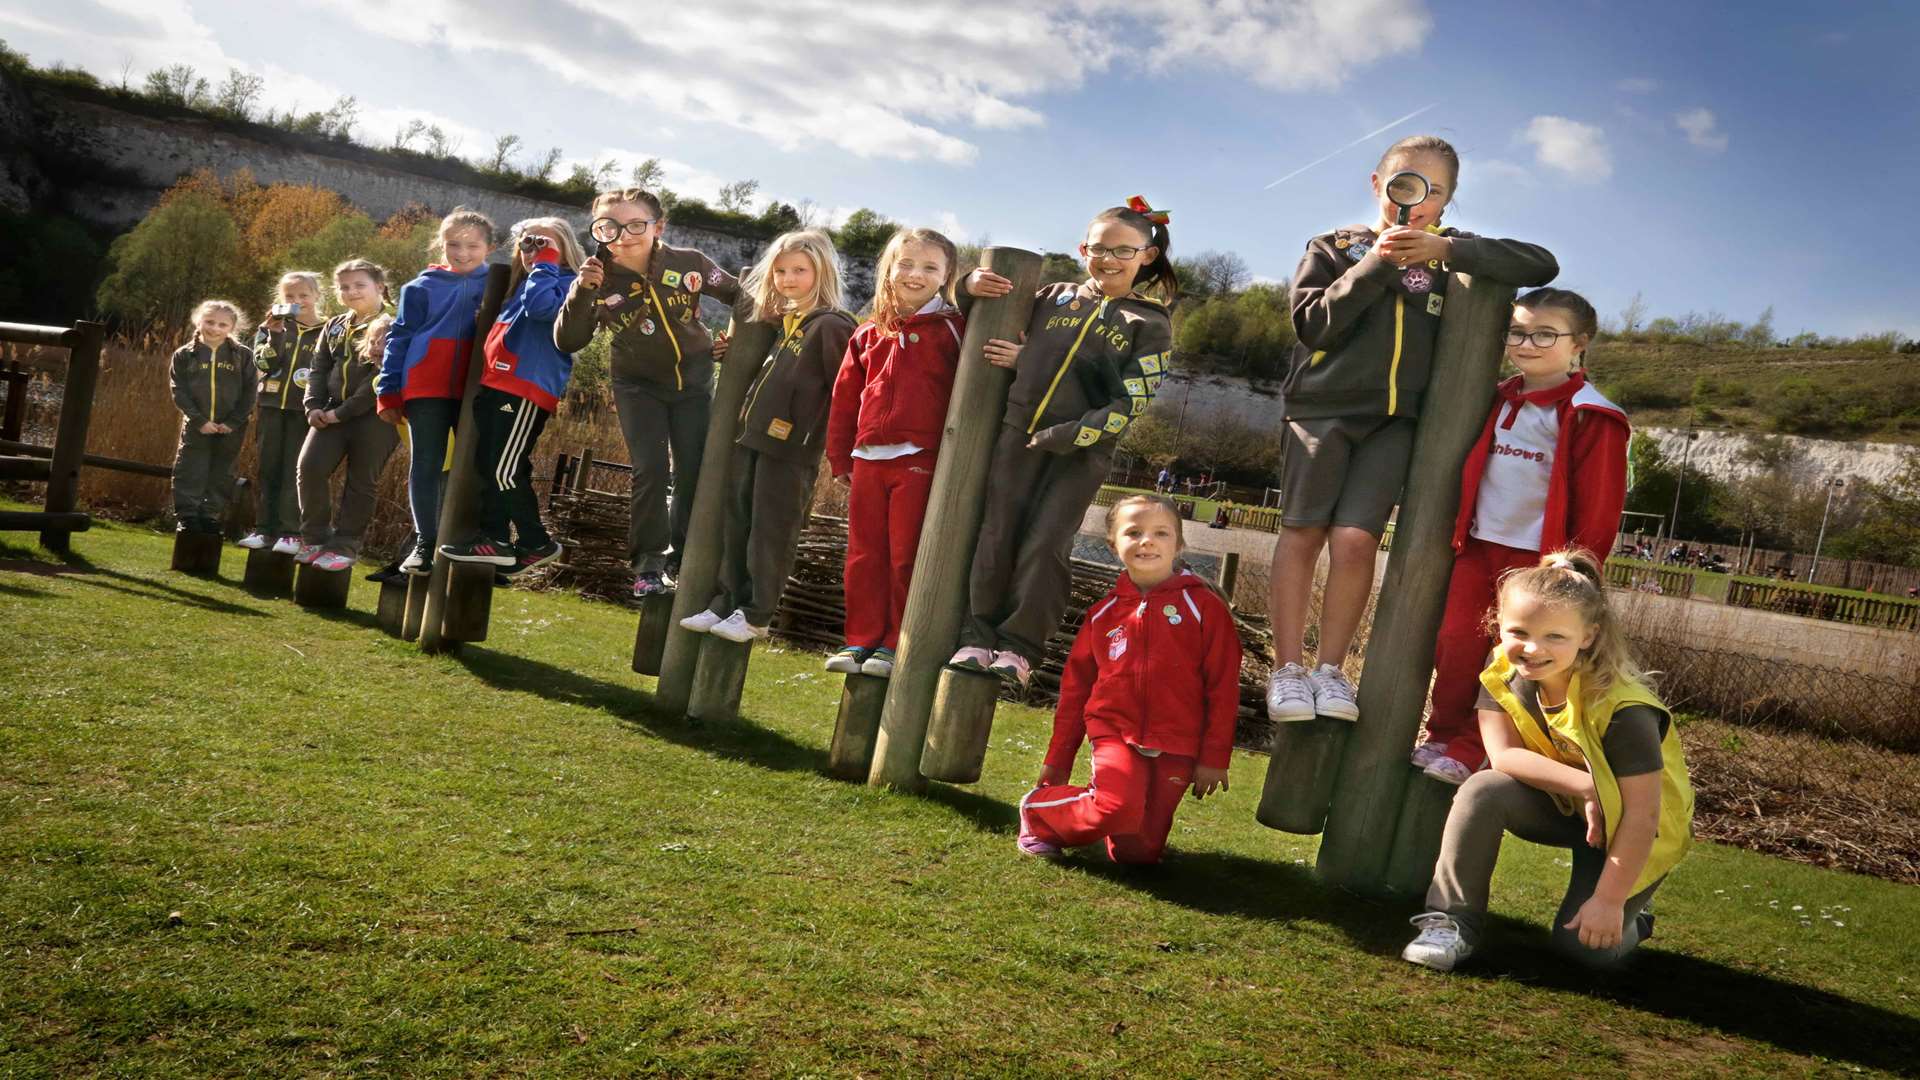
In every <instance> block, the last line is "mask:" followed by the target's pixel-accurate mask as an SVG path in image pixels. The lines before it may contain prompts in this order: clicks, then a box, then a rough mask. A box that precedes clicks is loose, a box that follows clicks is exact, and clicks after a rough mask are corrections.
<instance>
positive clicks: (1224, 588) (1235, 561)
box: [1220, 551, 1240, 607]
mask: <svg viewBox="0 0 1920 1080" xmlns="http://www.w3.org/2000/svg"><path fill="white" fill-rule="evenodd" d="M1239 583H1240V553H1239V552H1237V551H1229V552H1227V554H1226V556H1225V557H1224V558H1222V559H1221V560H1220V595H1221V596H1224V597H1226V598H1227V606H1228V607H1233V606H1234V605H1233V589H1234V586H1236V585H1238V584H1239Z"/></svg>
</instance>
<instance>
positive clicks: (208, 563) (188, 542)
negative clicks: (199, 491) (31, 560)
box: [41, 531, 227, 577]
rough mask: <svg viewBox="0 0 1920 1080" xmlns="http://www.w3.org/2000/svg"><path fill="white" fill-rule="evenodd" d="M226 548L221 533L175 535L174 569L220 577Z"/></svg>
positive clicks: (178, 533) (184, 533)
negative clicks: (221, 559) (222, 556)
mask: <svg viewBox="0 0 1920 1080" xmlns="http://www.w3.org/2000/svg"><path fill="white" fill-rule="evenodd" d="M45 542H46V541H44V540H43V541H41V543H43V544H44V543H45ZM226 548H227V538H226V537H224V536H221V535H220V534H219V533H203V532H191V531H189V532H177V533H174V534H173V563H172V567H173V569H175V570H178V571H180V572H181V573H183V574H199V575H203V576H205V577H219V576H220V556H221V555H223V554H225V553H226Z"/></svg>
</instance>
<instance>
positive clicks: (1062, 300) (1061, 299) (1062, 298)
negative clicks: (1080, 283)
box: [1053, 292, 1078, 307]
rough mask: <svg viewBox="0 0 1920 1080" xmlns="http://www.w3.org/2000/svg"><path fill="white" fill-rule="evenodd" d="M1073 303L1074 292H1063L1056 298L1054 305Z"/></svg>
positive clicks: (1061, 305)
mask: <svg viewBox="0 0 1920 1080" xmlns="http://www.w3.org/2000/svg"><path fill="white" fill-rule="evenodd" d="M1071 303H1073V294H1072V293H1064V292H1063V293H1061V294H1060V295H1059V296H1057V297H1055V298H1054V301H1053V306H1054V307H1066V306H1067V305H1068V304H1071ZM1075 306H1078V305H1075Z"/></svg>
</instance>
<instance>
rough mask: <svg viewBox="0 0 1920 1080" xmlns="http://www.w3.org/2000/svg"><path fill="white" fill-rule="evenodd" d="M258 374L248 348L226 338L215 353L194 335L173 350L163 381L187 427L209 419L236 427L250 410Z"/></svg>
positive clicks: (195, 427) (251, 410)
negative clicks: (166, 384)
mask: <svg viewBox="0 0 1920 1080" xmlns="http://www.w3.org/2000/svg"><path fill="white" fill-rule="evenodd" d="M258 374H259V373H258V372H257V371H256V370H255V369H254V366H253V350H252V349H249V348H247V347H246V346H245V345H242V344H240V343H239V342H237V341H234V340H233V339H232V338H228V339H227V340H225V341H223V342H221V343H220V348H219V350H218V352H216V351H214V350H212V349H209V348H207V347H206V346H205V345H202V344H200V340H199V339H198V338H195V339H194V340H192V341H189V342H187V343H186V344H185V345H182V346H180V348H179V349H177V350H175V352H174V354H173V360H172V362H171V363H170V364H169V365H168V368H167V381H168V383H169V384H170V385H171V386H172V389H173V403H174V404H175V405H176V406H178V407H179V409H180V411H181V412H182V413H183V414H185V416H186V418H187V427H188V429H189V430H193V431H198V430H199V429H200V425H201V424H204V423H206V422H207V421H209V420H211V421H213V422H214V423H216V424H225V425H227V426H228V427H230V428H234V429H236V430H237V429H239V428H240V427H241V426H242V425H244V424H245V423H246V422H247V419H248V414H249V413H251V412H253V401H254V397H255V396H256V395H257V393H258V392H259V386H258V382H257V376H258Z"/></svg>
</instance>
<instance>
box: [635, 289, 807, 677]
mask: <svg viewBox="0 0 1920 1080" xmlns="http://www.w3.org/2000/svg"><path fill="white" fill-rule="evenodd" d="M754 314H755V312H754V310H753V298H752V297H749V296H746V295H744V293H743V294H742V295H741V297H740V300H739V302H738V303H736V304H734V306H733V345H732V346H731V347H730V348H729V349H728V350H727V359H726V361H725V362H724V363H722V364H721V365H720V370H719V372H718V373H717V374H716V375H715V376H714V386H713V407H712V409H711V410H710V411H709V415H710V416H711V417H712V419H711V420H709V421H708V422H707V441H706V445H705V449H704V450H703V452H702V454H701V458H700V479H699V482H698V484H697V485H696V486H695V488H694V494H693V512H692V514H691V515H689V518H688V521H687V550H685V551H683V552H681V553H680V576H679V577H678V578H677V579H676V580H675V583H674V591H673V611H672V612H671V625H669V626H668V627H667V641H666V644H665V645H664V646H663V647H662V648H661V652H660V681H659V683H658V684H656V685H655V687H654V691H653V699H654V701H655V702H656V703H657V704H659V705H660V706H661V707H662V708H664V709H665V710H666V711H668V712H670V713H685V712H687V711H688V705H689V702H690V700H691V697H692V694H693V680H694V671H695V669H696V668H698V667H699V666H700V652H701V646H702V643H703V642H704V641H705V640H706V638H707V635H705V634H696V633H694V632H693V631H691V630H688V629H687V628H685V627H683V626H681V625H680V620H681V619H684V618H686V617H687V616H689V615H692V614H693V613H694V612H696V611H699V610H700V609H702V608H704V607H706V606H707V605H708V604H711V603H713V592H714V586H715V582H716V581H717V580H718V579H719V576H720V550H721V547H722V546H723V545H724V544H725V542H726V534H727V487H728V480H729V479H730V477H731V474H732V472H733V440H734V437H735V436H737V435H738V434H739V432H740V407H741V406H742V405H743V404H745V403H746V400H747V388H748V387H749V386H752V385H753V377H754V376H755V375H757V374H759V372H760V365H761V364H762V363H763V362H764V361H765V360H766V358H767V354H768V353H770V352H772V351H773V342H774V336H775V332H776V328H775V327H774V325H773V324H772V323H766V322H757V321H754V319H753V316H754ZM673 497H674V498H676V499H677V498H680V497H681V493H680V492H677V491H676V492H674V493H673Z"/></svg>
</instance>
